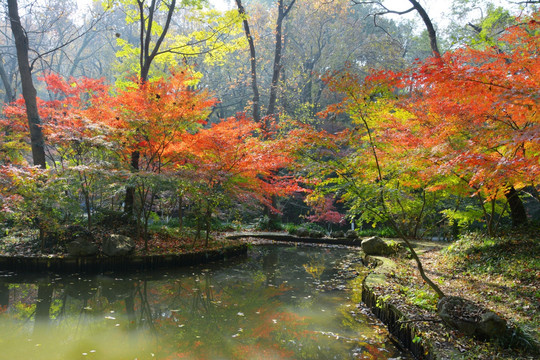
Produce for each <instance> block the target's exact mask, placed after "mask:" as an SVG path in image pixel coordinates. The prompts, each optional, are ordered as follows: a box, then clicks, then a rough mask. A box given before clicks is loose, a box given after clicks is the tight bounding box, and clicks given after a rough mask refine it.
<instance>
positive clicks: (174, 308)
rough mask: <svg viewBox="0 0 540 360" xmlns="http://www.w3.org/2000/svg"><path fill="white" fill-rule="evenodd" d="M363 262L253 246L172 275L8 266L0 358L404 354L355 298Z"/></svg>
mask: <svg viewBox="0 0 540 360" xmlns="http://www.w3.org/2000/svg"><path fill="white" fill-rule="evenodd" d="M359 258H360V256H359V254H358V252H357V250H353V249H347V248H338V247H332V248H328V247H310V246H302V247H300V246H298V247H296V246H276V245H272V246H268V245H258V246H254V247H253V248H252V249H251V250H250V251H249V253H248V256H247V258H245V259H241V260H236V261H230V262H221V263H216V264H212V265H208V264H207V265H204V266H200V267H191V268H186V269H178V270H172V271H167V272H163V271H161V272H153V273H144V274H129V275H125V274H124V275H122V276H120V275H118V274H116V275H100V276H69V277H64V276H54V275H53V276H45V275H43V276H41V277H36V276H33V277H29V276H23V275H19V274H14V273H8V272H2V273H1V274H0V276H1V278H0V305H1V306H2V307H1V309H0V347H1V349H2V356H1V357H2V358H5V359H70V360H72V359H408V358H409V357H408V356H407V355H405V354H402V353H400V352H399V351H398V350H397V349H396V348H395V347H394V346H393V343H392V342H391V341H390V340H389V338H388V334H387V332H386V330H385V329H384V327H383V326H382V325H380V324H378V323H377V322H376V321H375V320H374V319H372V318H370V317H369V316H367V315H365V314H364V313H365V312H366V311H365V310H364V309H363V308H362V307H359V306H357V305H356V303H355V302H353V300H352V299H351V296H352V293H351V291H350V290H349V287H350V286H352V283H351V281H354V280H349V279H352V278H353V277H354V275H355V272H356V271H355V270H356V269H359V267H360V266H361V264H360V263H359ZM357 282H358V281H357Z"/></svg>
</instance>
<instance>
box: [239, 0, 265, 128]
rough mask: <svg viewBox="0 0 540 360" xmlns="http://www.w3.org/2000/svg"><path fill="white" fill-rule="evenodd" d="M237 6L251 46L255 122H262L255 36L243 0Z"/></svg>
mask: <svg viewBox="0 0 540 360" xmlns="http://www.w3.org/2000/svg"><path fill="white" fill-rule="evenodd" d="M236 6H237V7H238V13H239V14H240V15H241V16H242V17H243V21H242V22H243V24H244V33H245V34H246V38H247V41H248V44H249V56H250V63H251V88H252V90H253V100H252V101H253V114H252V115H253V120H254V121H255V122H257V123H258V122H260V121H261V114H260V113H261V110H260V103H259V101H260V95H259V87H258V85H257V57H256V56H255V44H254V42H253V36H251V31H250V29H249V23H248V20H247V15H246V10H245V9H244V6H243V5H242V0H236Z"/></svg>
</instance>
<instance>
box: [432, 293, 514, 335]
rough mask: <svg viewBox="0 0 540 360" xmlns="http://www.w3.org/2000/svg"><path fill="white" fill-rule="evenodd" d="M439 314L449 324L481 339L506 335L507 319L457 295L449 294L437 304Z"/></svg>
mask: <svg viewBox="0 0 540 360" xmlns="http://www.w3.org/2000/svg"><path fill="white" fill-rule="evenodd" d="M437 308H438V312H439V316H440V317H441V319H442V320H443V321H444V322H445V323H446V324H448V325H449V326H451V327H453V328H454V329H457V330H459V331H461V332H463V333H465V334H467V335H470V336H474V337H477V338H479V339H484V340H486V339H495V338H501V337H503V336H505V335H506V333H507V327H506V321H505V320H504V319H502V318H501V317H499V316H498V315H497V314H495V313H494V312H493V311H491V310H488V309H484V308H482V307H480V306H478V305H476V304H474V303H473V302H471V301H469V300H466V299H462V298H460V297H457V296H447V297H444V298H442V299H441V300H439V303H438V304H437Z"/></svg>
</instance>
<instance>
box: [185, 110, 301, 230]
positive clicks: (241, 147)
mask: <svg viewBox="0 0 540 360" xmlns="http://www.w3.org/2000/svg"><path fill="white" fill-rule="evenodd" d="M261 127H262V125H261V124H260V123H259V122H256V121H254V120H253V119H249V118H247V117H246V116H245V115H244V114H238V115H237V116H236V117H230V118H228V119H225V120H223V121H221V122H219V123H217V124H212V126H210V127H208V128H205V129H202V130H200V131H199V132H197V133H195V134H194V135H189V134H187V135H186V136H185V137H184V144H183V147H184V152H185V153H187V154H188V155H187V156H186V158H187V159H188V161H187V162H186V163H184V164H179V167H181V168H184V169H185V168H186V167H188V168H190V169H191V171H192V172H194V173H195V174H196V184H198V186H197V187H196V189H197V193H198V196H197V199H198V200H197V201H198V203H199V204H200V207H201V208H202V209H203V213H204V214H205V224H206V230H207V231H206V234H207V240H208V234H209V232H210V220H211V216H212V214H213V213H214V211H215V209H216V207H218V206H221V205H226V204H227V203H229V204H230V203H231V201H240V202H243V203H251V204H253V205H255V204H256V203H262V204H264V205H265V206H268V207H271V206H272V197H273V196H285V195H288V194H291V193H292V192H295V191H302V189H301V188H300V187H299V186H298V184H297V182H296V179H294V178H293V177H291V176H285V175H278V173H277V170H279V169H282V168H286V167H288V166H290V165H291V163H293V162H294V157H293V156H292V152H291V151H289V150H290V146H289V139H288V138H287V137H282V138H279V137H278V138H274V139H268V137H267V136H266V131H263V129H262V128H261ZM274 210H275V211H277V210H276V209H274Z"/></svg>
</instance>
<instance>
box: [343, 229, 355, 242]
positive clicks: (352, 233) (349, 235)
mask: <svg viewBox="0 0 540 360" xmlns="http://www.w3.org/2000/svg"><path fill="white" fill-rule="evenodd" d="M345 237H346V238H347V239H351V240H354V239H358V234H357V233H356V231H354V230H347V232H346V233H345Z"/></svg>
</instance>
